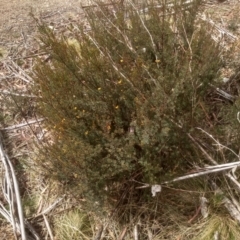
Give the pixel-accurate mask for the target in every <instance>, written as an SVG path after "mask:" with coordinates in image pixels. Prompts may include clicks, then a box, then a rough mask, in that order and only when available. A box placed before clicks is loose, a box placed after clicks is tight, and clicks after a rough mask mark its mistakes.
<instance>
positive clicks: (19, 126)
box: [0, 118, 46, 130]
mask: <svg viewBox="0 0 240 240" xmlns="http://www.w3.org/2000/svg"><path fill="white" fill-rule="evenodd" d="M44 120H46V118H39V119H36V120H31V121H28V122H26V123H19V124H16V125H13V126H10V127H5V128H1V129H0V130H15V129H18V128H21V127H25V126H28V125H30V124H35V123H39V122H42V121H44Z"/></svg>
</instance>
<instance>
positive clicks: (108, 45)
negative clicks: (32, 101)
mask: <svg viewBox="0 0 240 240" xmlns="http://www.w3.org/2000/svg"><path fill="white" fill-rule="evenodd" d="M157 5H158V7H156V6H157ZM157 5H154V4H153V3H151V4H146V5H145V6H138V5H133V4H132V3H131V2H129V1H127V4H125V5H117V4H115V5H112V6H109V5H103V4H101V3H100V2H99V3H97V6H96V7H93V8H87V9H86V10H85V13H86V19H87V20H86V21H83V23H80V24H79V25H78V26H77V27H76V26H75V27H74V26H70V27H69V32H70V34H68V35H67V34H66V35H64V34H63V35H62V36H59V35H57V34H55V33H54V31H53V30H51V29H49V28H48V27H46V26H45V25H44V24H40V32H41V37H40V39H41V41H42V43H43V44H42V47H43V48H44V50H45V51H46V52H47V53H48V54H49V56H50V60H49V61H41V60H39V62H38V64H37V65H36V67H35V72H34V75H35V76H34V78H35V82H36V84H35V86H36V91H38V92H39V95H40V98H39V99H40V100H39V111H40V113H41V114H42V115H43V116H45V117H47V123H46V124H47V127H48V128H49V129H51V130H52V135H53V138H54V139H53V143H51V144H48V145H47V146H46V147H45V148H44V151H43V152H44V153H45V154H47V157H46V155H44V156H45V157H42V158H41V162H40V164H41V165H42V166H43V167H45V168H46V169H47V171H48V173H49V174H50V175H51V176H52V177H54V178H56V179H58V180H60V181H63V182H65V183H66V184H67V185H68V186H69V187H70V188H72V189H74V190H76V189H77V190H78V193H79V194H84V196H85V197H88V196H89V197H90V196H91V197H92V196H94V198H96V197H99V196H105V195H108V196H109V195H112V196H114V195H115V196H117V195H118V192H117V190H118V189H119V186H124V185H126V184H128V183H130V184H131V185H133V184H134V181H133V180H135V181H139V182H145V183H150V184H154V183H160V182H161V181H164V180H167V179H170V178H172V177H173V176H174V175H176V174H180V173H183V172H185V171H186V169H187V167H188V166H189V164H193V162H196V161H198V160H197V159H198V157H199V153H198V152H197V150H196V148H195V146H194V145H193V143H192V142H191V139H190V138H189V135H188V134H189V133H191V134H193V135H194V134H198V137H199V138H200V137H201V136H200V134H199V132H198V133H196V131H195V128H196V127H203V128H206V127H209V129H210V125H209V124H208V121H209V116H211V113H210V107H209V105H208V102H207V101H206V95H207V92H208V91H209V88H210V85H211V84H215V85H216V82H215V81H216V78H217V76H218V70H219V68H220V66H221V61H220V51H219V47H218V46H217V45H216V43H215V42H214V41H213V40H212V38H211V33H210V27H209V26H208V25H207V24H206V23H204V22H201V21H200V20H196V16H197V10H198V3H197V2H194V3H193V4H192V5H191V6H185V5H184V2H183V3H181V4H173V5H172V6H171V7H169V5H168V4H167V3H165V4H163V5H162V2H161V4H160V2H159V4H157ZM159 5H161V7H159Z"/></svg>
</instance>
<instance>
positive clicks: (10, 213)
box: [0, 133, 27, 240]
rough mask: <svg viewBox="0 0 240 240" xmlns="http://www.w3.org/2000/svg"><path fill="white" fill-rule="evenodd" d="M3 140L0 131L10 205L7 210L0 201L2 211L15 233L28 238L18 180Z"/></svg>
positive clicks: (25, 239)
mask: <svg viewBox="0 0 240 240" xmlns="http://www.w3.org/2000/svg"><path fill="white" fill-rule="evenodd" d="M2 142H3V140H2V136H1V133H0V160H1V162H2V167H3V171H4V173H3V175H4V177H3V180H2V188H3V194H4V197H5V200H6V201H7V203H8V206H9V210H7V209H6V208H5V207H4V206H3V204H2V203H1V202H0V213H1V214H2V215H3V216H4V217H5V218H6V220H7V221H8V222H10V224H11V225H12V227H13V231H14V233H15V235H16V236H17V234H20V235H21V239H22V240H27V235H26V231H25V219H24V215H23V209H22V203H21V197H20V192H19V186H18V181H17V178H16V175H15V172H14V168H13V166H12V163H11V161H10V159H9V157H8V155H7V154H6V153H5V151H4V148H3V143H2Z"/></svg>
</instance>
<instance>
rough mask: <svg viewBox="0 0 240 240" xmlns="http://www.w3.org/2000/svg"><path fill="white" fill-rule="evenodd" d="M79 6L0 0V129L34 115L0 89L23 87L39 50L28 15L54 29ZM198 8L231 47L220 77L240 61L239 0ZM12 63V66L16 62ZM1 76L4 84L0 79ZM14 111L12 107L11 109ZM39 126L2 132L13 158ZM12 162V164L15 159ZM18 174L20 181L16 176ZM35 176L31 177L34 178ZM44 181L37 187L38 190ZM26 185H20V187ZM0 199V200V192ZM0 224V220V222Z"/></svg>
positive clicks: (8, 235) (1, 234) (6, 230)
mask: <svg viewBox="0 0 240 240" xmlns="http://www.w3.org/2000/svg"><path fill="white" fill-rule="evenodd" d="M81 4H82V5H88V4H89V1H88V0H42V1H38V0H11V1H9V0H1V4H0V5H1V6H0V53H1V54H0V116H1V115H4V118H5V119H9V120H8V121H7V120H6V121H4V122H2V121H0V130H1V128H5V127H8V126H11V125H16V124H19V123H23V122H25V120H26V118H27V119H29V120H32V119H34V118H35V116H33V115H31V113H30V112H28V109H27V110H26V114H25V116H23V114H19V113H17V112H16V113H15V114H13V110H12V109H11V110H9V109H8V106H7V105H6V104H5V103H6V102H5V96H6V95H4V94H2V93H3V91H14V92H22V93H23V92H24V93H26V92H27V84H26V83H27V81H30V80H29V79H28V78H27V75H25V74H24V72H27V73H30V72H31V67H32V62H33V58H34V56H38V55H39V54H40V53H39V51H38V49H37V45H36V44H35V43H36V42H35V36H36V33H37V28H36V22H35V21H34V19H33V18H32V17H31V16H30V15H29V13H30V12H32V13H33V14H34V16H36V17H38V18H40V19H42V20H44V21H45V22H47V23H48V24H49V25H50V26H52V27H54V28H56V29H62V28H64V27H65V26H67V24H69V23H75V22H77V21H81V20H82V18H83V17H82V16H83V15H82V9H81ZM203 8H204V9H205V16H206V18H207V19H211V20H212V21H213V26H214V27H215V28H216V36H217V37H218V38H219V39H218V40H219V41H220V42H221V43H222V46H223V48H224V49H226V50H227V49H229V48H231V47H234V48H233V49H234V50H233V53H232V60H231V62H229V65H227V66H226V68H225V69H223V76H224V77H227V78H228V77H230V76H231V73H232V68H233V67H236V66H237V65H240V41H239V36H240V16H239V12H240V1H237V0H233V1H231V0H229V1H225V2H222V3H220V2H217V1H214V2H211V1H207V2H206V3H205V4H204V5H203ZM15 63H17V64H18V65H16V64H15ZM6 79H7V81H8V80H9V81H8V83H7V84H6V83H3V80H4V81H5V80H6ZM15 111H16V110H15ZM6 116H9V117H6ZM39 129H40V127H33V128H32V129H30V130H27V129H20V130H19V129H17V130H15V129H14V130H13V131H6V132H4V133H5V134H6V136H7V138H8V141H7V142H10V144H9V146H10V148H11V151H10V152H11V155H10V157H12V158H13V159H17V158H18V159H19V157H20V159H21V158H23V157H24V158H27V156H29V152H31V151H32V149H31V142H32V141H33V138H34V136H33V131H35V134H39ZM15 167H17V162H16V165H15ZM20 173H21V174H22V175H21V178H19V181H20V185H22V188H27V186H26V185H27V182H28V181H29V178H30V177H29V176H28V174H27V173H24V172H22V171H20ZM21 179H22V180H21ZM37 182H38V179H36V183H37ZM44 187H46V186H39V188H40V190H39V192H41V191H42V189H44ZM24 191H26V189H23V192H24ZM0 201H2V197H1V192H0ZM1 224H2V225H1ZM0 239H2V240H4V239H8V240H9V239H14V236H13V235H12V229H11V226H9V225H7V224H5V223H4V224H3V221H1V218H0Z"/></svg>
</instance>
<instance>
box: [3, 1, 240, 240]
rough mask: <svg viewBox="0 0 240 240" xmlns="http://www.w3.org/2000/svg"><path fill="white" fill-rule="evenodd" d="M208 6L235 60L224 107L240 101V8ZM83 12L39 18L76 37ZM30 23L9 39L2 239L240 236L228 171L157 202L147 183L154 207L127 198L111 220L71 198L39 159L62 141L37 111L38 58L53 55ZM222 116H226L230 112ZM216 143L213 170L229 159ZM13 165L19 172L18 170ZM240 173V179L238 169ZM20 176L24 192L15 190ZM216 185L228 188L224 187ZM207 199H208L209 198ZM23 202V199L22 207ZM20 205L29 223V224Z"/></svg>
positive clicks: (218, 37) (218, 36)
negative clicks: (35, 75) (42, 150)
mask: <svg viewBox="0 0 240 240" xmlns="http://www.w3.org/2000/svg"><path fill="white" fill-rule="evenodd" d="M126 2H128V1H126ZM201 7H202V8H203V9H204V14H203V13H201V15H200V16H199V17H200V18H202V19H204V20H205V21H208V22H209V23H210V24H211V25H212V27H213V29H214V34H213V38H214V39H215V41H219V42H220V43H221V45H222V49H223V57H228V58H227V60H226V64H225V66H224V67H223V69H222V70H221V71H222V73H221V74H222V76H221V78H222V79H223V80H224V81H226V82H227V83H226V85H225V87H224V89H221V90H222V92H220V93H221V94H219V91H215V92H214V94H215V95H214V94H213V96H211V99H214V101H216V103H218V102H219V101H222V99H225V98H226V96H227V95H226V94H230V96H232V97H233V99H235V98H237V96H239V95H238V94H239V89H238V87H237V84H238V81H239V80H240V79H239V77H238V75H236V74H235V72H236V69H237V67H239V61H240V57H239V46H240V41H239V36H240V25H239V24H240V19H239V17H238V12H239V11H238V10H239V8H240V4H239V3H233V2H224V3H222V4H220V3H214V4H213V5H212V4H210V3H206V4H203V5H202V6H201ZM80 9H81V8H80V7H79V9H78V10H79V11H75V12H74V13H72V12H71V13H70V15H71V16H70V17H69V15H68V14H69V12H67V13H68V14H67V15H64V14H65V12H64V11H66V9H65V8H63V10H64V11H63V12H60V13H59V11H58V9H53V10H52V11H47V12H42V13H41V15H40V16H39V17H40V18H42V20H44V21H45V22H47V23H48V25H49V27H51V28H54V29H55V30H54V31H56V32H58V33H61V32H65V33H66V34H70V33H68V31H67V28H68V27H69V25H71V26H72V27H74V26H75V27H76V26H77V25H76V24H77V22H78V21H79V20H80V19H82V18H83V12H82V10H80ZM75 10H76V8H75ZM44 13H45V14H44ZM216 13H217V14H216ZM30 23H31V24H32V25H31V26H32V28H31V29H32V30H33V31H32V33H31V34H25V32H24V31H23V32H22V33H21V31H20V32H17V31H15V32H14V34H13V33H12V32H10V33H7V31H3V32H2V33H3V35H2V39H1V45H3V46H2V47H1V48H0V53H1V55H0V59H1V63H0V103H1V104H0V111H1V112H0V131H1V134H2V138H1V144H3V147H2V155H1V157H2V158H1V174H2V179H3V181H1V189H2V192H0V209H2V213H5V217H2V215H3V214H2V215H1V216H0V238H1V239H17V238H19V236H20V235H22V236H21V237H22V239H51V240H52V239H59V240H65V239H66V240H67V239H69V240H70V239H76V240H77V239H93V238H94V239H96V240H99V239H118V240H123V239H126V240H128V239H129V240H130V239H134V240H138V239H149V240H150V239H151V240H155V239H178V240H180V239H189V240H191V239H199V240H200V239H201V240H204V239H216V240H217V239H238V236H239V230H238V228H237V222H239V215H240V213H239V210H240V207H239V206H238V204H237V201H236V198H238V197H239V193H238V192H237V190H236V189H237V188H236V184H239V183H238V182H237V180H236V179H235V180H236V181H235V180H233V179H232V175H230V174H228V175H227V174H226V175H225V176H224V177H222V176H223V175H224V174H225V172H224V174H222V173H220V174H214V175H212V174H209V175H205V177H204V178H199V179H198V178H192V179H190V180H186V181H180V182H176V183H169V184H168V185H163V186H162V192H161V193H158V194H157V196H156V197H155V198H152V197H151V186H145V183H139V187H146V188H139V189H136V191H141V192H144V194H145V195H147V196H148V195H149V199H150V200H149V203H148V204H147V205H146V204H144V203H142V202H138V203H135V204H134V205H131V204H128V203H129V202H131V199H125V198H124V196H123V198H122V199H120V200H121V201H119V204H117V205H116V208H115V209H114V210H112V211H110V212H109V210H108V209H106V215H105V217H102V215H100V214H99V215H98V214H96V213H93V212H91V211H89V209H88V211H86V210H85V208H84V204H85V199H84V198H75V197H73V196H72V195H68V194H67V193H66V192H65V190H64V186H63V184H60V183H56V182H55V181H53V180H51V179H47V178H46V177H45V174H44V171H43V169H42V168H39V166H38V165H37V164H36V161H35V160H36V159H37V158H38V154H39V148H40V147H41V146H43V145H45V144H47V143H51V142H52V141H54V138H53V137H52V134H51V131H50V130H49V129H46V128H45V127H44V124H43V123H44V121H46V119H44V118H42V117H41V116H38V114H37V111H36V96H35V95H33V93H32V92H31V88H32V85H33V84H34V82H33V80H32V77H31V76H32V69H33V67H34V64H35V62H36V61H35V59H36V58H38V57H39V58H41V59H48V56H47V55H45V53H44V52H41V51H40V49H39V47H38V42H37V40H36V38H35V37H36V35H37V34H36V33H37V29H36V28H35V25H34V21H33V19H31V20H30ZM1 30H2V29H1ZM8 34H10V35H8ZM9 36H11V39H13V41H12V42H11V43H9V41H8V39H9ZM229 50H231V54H230V55H229ZM220 95H221V96H220ZM233 99H230V101H233ZM222 111H223V113H224V111H225V109H223V110H222ZM209 121H210V120H209ZM233 131H234V130H232V129H231V128H227V129H226V137H229V136H231V135H232V134H233V133H232V132H233ZM206 138H207V139H210V138H211V136H208V135H207V134H206ZM230 139H231V138H230ZM211 140H212V141H213V145H214V146H217V147H216V148H214V149H213V148H211V150H210V151H209V152H210V153H209V152H205V153H204V154H206V155H207V158H208V159H210V160H209V161H211V164H212V165H215V164H216V165H218V163H219V162H214V161H215V160H216V159H215V158H214V157H215V156H216V158H217V159H218V158H219V159H220V157H219V156H221V157H222V158H223V159H224V157H225V156H224V155H225V149H224V147H225V146H222V145H221V144H220V143H221V141H220V140H218V139H214V140H213V139H211ZM203 152H204V149H203ZM236 154H238V152H237V153H236ZM222 158H221V159H222ZM212 160H214V161H212ZM4 161H5V164H4ZM226 162H228V161H227V160H226ZM9 163H10V164H9ZM11 164H12V166H13V169H14V171H12V172H11ZM194 170H195V169H194ZM189 174H191V173H189ZM235 174H236V175H238V172H237V171H236V172H235ZM7 176H8V177H7ZM14 178H16V180H17V182H18V187H17V186H14ZM6 179H8V180H6ZM215 184H217V185H220V186H221V189H219V188H218V187H217V186H216V185H215ZM231 184H233V185H231ZM234 184H235V185H234ZM129 189H131V186H129ZM134 191H135V189H134ZM128 197H129V198H131V197H135V196H132V195H128ZM203 198H205V199H206V200H207V201H206V202H204V201H202V199H203ZM151 199H152V201H151ZM156 199H157V201H156ZM112 200H113V201H116V202H117V201H118V199H112ZM17 201H20V202H19V205H17V204H18V203H17ZM96 204H97V203H96ZM20 205H22V212H23V213H22V217H23V218H24V221H23V220H22V219H21V211H19V209H20ZM0 214H1V212H0ZM233 219H234V220H233ZM21 226H24V227H22V228H21ZM23 228H24V229H23Z"/></svg>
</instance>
